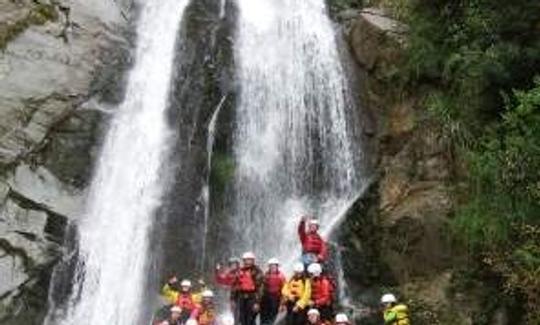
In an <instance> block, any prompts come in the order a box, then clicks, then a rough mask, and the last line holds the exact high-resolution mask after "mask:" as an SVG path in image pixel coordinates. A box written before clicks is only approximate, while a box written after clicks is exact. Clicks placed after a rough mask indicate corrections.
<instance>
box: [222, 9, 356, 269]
mask: <svg viewBox="0 0 540 325" xmlns="http://www.w3.org/2000/svg"><path fill="white" fill-rule="evenodd" d="M237 3H238V8H239V24H238V30H237V35H236V38H237V43H236V48H235V57H236V61H237V62H238V68H237V74H238V78H239V83H240V86H241V91H240V96H239V104H238V107H237V112H236V123H235V125H236V129H235V133H234V139H233V140H234V144H233V145H234V154H235V159H236V170H235V176H234V181H233V182H234V184H233V194H232V195H233V198H232V205H233V207H232V208H231V214H232V216H231V220H232V222H233V227H232V228H233V229H236V230H237V233H236V234H234V236H232V237H234V242H233V251H236V252H241V251H242V250H248V249H250V250H251V249H253V250H255V251H256V252H257V253H259V255H261V256H262V257H266V258H267V257H270V256H277V257H280V258H281V259H282V260H284V261H285V262H286V264H289V265H290V264H291V262H292V261H293V260H294V259H295V258H297V257H298V255H299V253H300V247H299V243H298V237H297V235H296V226H297V223H298V221H299V218H300V216H301V215H302V214H305V213H307V214H313V215H315V216H317V217H318V218H319V219H320V221H321V224H322V226H323V229H324V227H325V226H326V227H328V228H330V227H333V226H334V225H335V224H336V221H337V220H338V219H339V218H341V217H342V216H343V215H344V213H343V211H342V210H343V209H344V208H345V207H347V206H349V205H350V204H351V202H352V201H353V200H354V199H355V198H357V197H358V195H359V193H360V191H361V190H362V184H363V183H364V179H363V175H362V172H361V171H360V170H361V168H360V167H361V166H360V165H361V163H360V161H361V155H362V152H361V147H360V146H359V145H358V143H357V140H356V139H354V133H355V132H354V129H353V128H354V127H355V125H356V124H355V110H356V108H355V103H354V100H352V96H351V93H350V89H349V82H348V80H347V77H346V73H345V70H344V67H343V65H342V62H341V60H340V55H339V53H338V46H337V42H336V39H335V35H334V31H333V28H332V25H331V21H330V20H329V18H328V17H327V12H326V7H325V3H324V0H237Z"/></svg>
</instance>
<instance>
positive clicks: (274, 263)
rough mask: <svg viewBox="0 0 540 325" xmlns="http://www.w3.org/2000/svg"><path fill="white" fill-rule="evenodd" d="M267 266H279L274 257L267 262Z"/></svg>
mask: <svg viewBox="0 0 540 325" xmlns="http://www.w3.org/2000/svg"><path fill="white" fill-rule="evenodd" d="M267 264H268V265H279V260H278V259H277V258H275V257H272V258H271V259H269V260H268V262H267Z"/></svg>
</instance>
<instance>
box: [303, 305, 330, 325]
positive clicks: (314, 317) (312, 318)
mask: <svg viewBox="0 0 540 325" xmlns="http://www.w3.org/2000/svg"><path fill="white" fill-rule="evenodd" d="M306 324H307V325H327V323H325V322H324V321H323V320H322V319H321V313H320V312H319V310H317V309H316V308H311V309H310V310H308V312H307V322H306Z"/></svg>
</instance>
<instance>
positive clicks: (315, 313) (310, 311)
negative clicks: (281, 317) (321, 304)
mask: <svg viewBox="0 0 540 325" xmlns="http://www.w3.org/2000/svg"><path fill="white" fill-rule="evenodd" d="M307 314H308V316H309V315H317V316H321V313H319V310H317V309H315V308H311V309H310V310H308V312H307Z"/></svg>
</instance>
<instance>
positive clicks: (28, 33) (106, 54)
mask: <svg viewBox="0 0 540 325" xmlns="http://www.w3.org/2000/svg"><path fill="white" fill-rule="evenodd" d="M0 7H1V8H2V10H1V13H0V48H1V49H2V50H1V52H0V323H7V324H39V323H40V319H41V317H42V316H43V313H44V311H45V307H46V302H47V291H48V283H49V278H50V275H51V271H52V267H53V265H54V264H55V262H56V261H57V260H58V258H59V256H60V255H61V244H62V238H63V236H64V231H65V228H66V225H67V222H68V220H69V219H70V218H74V217H75V216H76V215H77V214H78V213H79V212H80V209H81V197H82V194H83V193H84V191H85V188H86V187H87V185H88V181H89V177H90V174H91V171H92V162H93V161H94V160H95V156H96V154H97V150H98V146H99V142H100V141H99V140H100V130H101V129H102V127H103V126H104V122H106V120H107V114H103V113H102V112H103V111H104V110H106V109H108V107H107V105H108V104H114V103H117V102H118V101H120V100H121V96H122V89H121V86H120V85H121V84H122V82H121V80H122V76H123V73H122V72H123V70H125V68H126V67H127V66H128V65H129V60H128V59H129V49H130V48H131V45H130V42H129V38H130V37H129V34H128V33H127V30H128V26H129V24H128V20H127V19H128V18H129V16H128V15H129V13H130V12H131V10H130V7H131V5H130V1H128V0H126V1H116V2H115V1H105V0H75V1H48V0H39V1H35V0H34V1H30V0H20V1H12V0H0ZM105 72H106V73H105ZM97 103H99V104H97ZM103 106H105V107H103Z"/></svg>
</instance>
